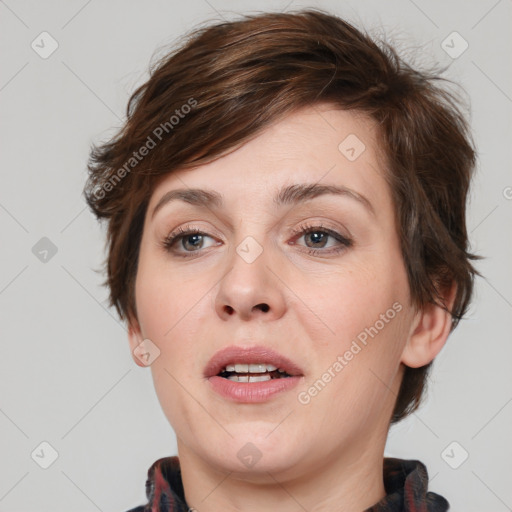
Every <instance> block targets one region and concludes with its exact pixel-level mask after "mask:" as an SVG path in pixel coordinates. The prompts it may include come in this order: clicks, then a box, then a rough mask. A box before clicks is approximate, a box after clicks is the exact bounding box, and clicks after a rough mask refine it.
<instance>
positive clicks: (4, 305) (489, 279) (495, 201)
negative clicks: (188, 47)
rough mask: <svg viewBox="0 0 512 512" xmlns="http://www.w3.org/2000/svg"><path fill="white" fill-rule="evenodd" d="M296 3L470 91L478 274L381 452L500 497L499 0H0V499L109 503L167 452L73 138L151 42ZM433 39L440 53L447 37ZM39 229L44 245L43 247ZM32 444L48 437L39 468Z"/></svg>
mask: <svg viewBox="0 0 512 512" xmlns="http://www.w3.org/2000/svg"><path fill="white" fill-rule="evenodd" d="M303 6H316V7H321V8H325V9H327V10H330V11H331V12H333V13H336V14H339V15H342V16H344V17H346V18H347V19H348V20H350V21H352V22H354V23H355V24H356V25H358V26H365V27H367V28H369V29H373V30H374V32H376V33H377V34H379V33H381V32H382V31H383V30H384V31H385V32H386V33H387V34H388V35H389V36H391V37H392V38H394V39H395V40H396V41H399V42H400V43H401V44H404V45H406V46H408V47H409V48H412V49H413V51H412V53H411V54H416V55H423V56H425V60H426V61H427V62H428V61H431V60H436V61H439V62H441V63H443V64H448V63H451V67H450V69H449V72H448V75H447V76H449V77H450V78H452V79H455V80H456V81H458V82H460V83H461V84H462V85H463V86H464V87H465V89H466V90H467V92H468V95H469V97H470V99H471V104H472V113H471V121H472V124H473V127H474V135H475V139H476V142H477V145H478V150H479V154H480V160H479V166H478V167H479V168H478V174H477V177H476V180H475V183H474V188H473V191H472V196H471V204H470V210H469V217H468V225H469V230H470V232H471V240H472V247H473V250H474V251H476V252H477V253H480V254H483V255H485V256H486V259H485V260H483V261H481V262H479V263H478V264H477V266H478V269H479V270H480V271H481V272H482V273H483V274H484V275H485V279H479V280H478V281H477V283H476V294H475V300H474V304H473V306H472V308H471V311H470V314H469V316H468V318H467V320H465V321H463V322H462V323H461V325H460V326H459V327H458V329H457V330H456V331H455V333H454V334H453V335H452V336H451V338H450V339H449V342H448V344H447V345H446V347H445V348H444V349H443V351H442V352H441V354H440V355H439V357H438V359H437V360H436V363H435V366H434V371H433V373H432V378H431V382H430V388H429V389H430V392H429V395H428V399H427V400H426V402H425V404H424V406H423V407H422V408H421V409H420V410H419V411H418V412H417V413H416V414H414V415H413V416H411V417H410V418H409V419H407V420H406V421H404V422H403V423H401V424H399V425H398V426H396V427H393V428H392V430H391V433H390V437H389V442H388V445H387V449H386V455H389V456H397V457H404V458H416V459H419V460H421V461H423V462H424V463H425V464H426V465H427V467H428V470H429V474H430V476H431V478H432V483H431V490H433V491H436V492H438V493H440V494H442V495H444V496H446V497H447V498H448V499H449V501H450V502H451V505H452V509H451V510H454V511H461V510H464V511H465V512H477V511H478V512H481V511H482V510H485V511H486V512H489V511H496V512H500V511H505V510H512V489H511V486H510V482H511V476H512V475H511V470H510V460H511V459H512V444H511V442H510V431H511V430H510V427H511V423H512V403H511V401H512V379H511V376H510V375H511V372H510V361H511V360H512V345H511V344H510V332H511V325H510V323H511V322H510V319H511V308H512V286H511V282H512V276H511V265H510V261H512V254H511V248H512V244H511V242H510V238H511V237H510V220H511V208H512V200H511V199H510V198H511V197H512V188H510V187H512V176H511V174H510V164H511V154H510V146H511V143H510V132H511V129H510V122H511V107H512V100H511V97H512V87H511V85H512V81H511V78H512V77H511V68H510V56H511V33H512V31H511V27H510V19H511V15H512V2H511V1H510V0H500V1H496V0H482V1H472V2H467V1H457V2H450V3H448V2H446V1H432V2H427V1H420V0H414V1H412V0H395V1H387V2H382V1H356V0H354V1H346V2H334V1H330V2H329V1H317V2H311V1H309V2H301V1H299V0H295V1H292V2H290V1H289V0H283V1H274V2H256V1H244V2H235V1H227V0H208V1H207V0H188V1H187V2H170V1H163V0H161V1H156V0H154V1H147V2H142V1H129V2H128V1H125V2H122V1H120V0H117V1H115V0H109V1H103V2H100V1H99V0H92V1H89V2H87V1H84V0H76V1H67V2H61V1H56V0H54V1H46V2H42V1H35V0H34V1H17V2H16V1H14V0H5V1H0V39H1V45H2V49H3V51H2V55H1V64H0V69H1V77H0V109H1V112H0V116H1V119H2V123H1V137H2V155H1V170H0V172H1V184H2V185H1V188H0V227H1V247H2V251H1V258H2V264H1V267H0V312H1V322H0V329H1V340H2V345H1V346H2V357H1V358H0V390H1V392H0V432H1V435H0V449H1V452H0V511H10V512H14V511H29V510H31V511H35V510H37V511H50V510H51V511H52V512H60V511H62V512H64V511H66V512H68V511H70V510H73V511H74V512H79V511H94V510H101V511H107V510H112V511H115V510H118V511H124V510H126V509H128V508H130V507H133V506H135V505H138V504H141V503H143V502H145V493H144V483H145V479H146V471H147V469H148V467H149V465H150V464H151V463H152V462H153V461H154V460H156V459H157V458H159V457H163V456H168V455H172V454H175V453H176V444H175V437H174V433H173V432H172V429H171V428H170V426H169V424H168V423H167V420H166V419H165V417H164V415H163V413H162V411H161V409H160V405H159V403H158V401H157V398H156V395H155V393H154V390H153V385H152V380H151V375H150V369H149V368H139V367H138V366H136V365H135V364H134V362H133V361H132V359H131V356H130V353H129V346H128V342H127V339H126V332H125V328H124V327H123V325H122V324H121V323H120V322H119V321H118V319H117V317H116V315H115V313H114V311H110V310H108V309H107V308H106V306H105V304H106V296H107V292H106V289H104V288H102V287H101V282H102V277H101V275H100V274H98V273H97V272H95V271H94V269H98V268H99V267H100V265H101V262H102V258H103V230H102V228H100V227H99V226H98V224H97V223H96V222H95V220H94V219H93V217H92V214H90V213H89V211H88V210H87V209H86V206H85V203H84V200H83V197H82V195H81V192H82V187H83V184H84V180H85V165H86V160H87V156H88V150H89V146H90V143H91V142H93V141H96V142H98V141H99V140H100V139H105V138H106V137H108V136H110V135H112V134H113V133H114V130H113V129H114V128H116V127H118V126H120V125H121V123H122V121H123V119H124V111H125V106H126V102H127V99H128V97H129V95H130V93H131V92H132V91H133V90H134V88H135V87H136V86H137V85H139V84H141V83H142V82H143V81H144V80H145V79H146V77H147V69H148V64H149V62H150V59H151V57H152V56H153V54H154V52H155V50H157V49H158V48H161V47H162V46H164V45H166V44H169V43H172V42H173V41H174V40H175V39H176V38H178V37H179V36H180V35H181V34H183V33H184V32H185V31H187V30H188V29H190V28H191V27H192V26H194V25H196V24H197V23H200V22H203V21H205V20H220V19H222V18H226V19H229V18H232V17H233V16H234V15H235V14H236V13H248V12H254V11H255V10H291V9H296V8H299V7H303ZM43 31H47V32H49V33H50V34H51V36H52V37H53V38H54V39H55V40H56V41H57V42H58V45H59V46H58V49H57V50H56V51H55V52H54V53H53V54H52V55H51V56H49V57H48V58H46V59H43V58H41V57H40V55H39V54H38V53H36V52H35V51H34V50H33V49H32V47H31V43H32V41H34V40H35V41H36V43H37V42H38V41H39V45H40V46H42V43H41V42H40V40H41V38H40V37H38V36H39V34H40V33H41V32H43ZM454 31H457V32H458V33H459V34H460V35H461V36H462V38H463V39H464V40H465V41H467V43H468V45H469V46H468V48H467V50H466V51H465V52H464V53H462V54H461V55H460V56H458V57H457V58H455V59H454V58H452V57H450V56H449V55H448V54H447V53H446V52H445V51H444V50H443V47H442V44H443V43H442V42H443V41H444V40H445V39H446V38H447V37H448V36H449V35H450V34H452V32H454ZM45 37H46V36H45ZM45 41H46V42H45V43H44V46H45V49H46V51H47V50H48V49H49V48H50V41H49V39H46V40H45ZM446 44H449V45H450V46H452V47H453V49H452V52H453V51H455V52H458V51H460V50H461V49H462V46H461V44H463V41H462V40H460V39H455V40H454V39H453V38H452V39H448V40H447V43H445V45H446ZM447 151H449V148H447ZM43 237H47V238H48V239H49V240H51V242H52V244H54V246H55V247H56V249H57V252H56V254H54V255H52V251H51V248H50V249H49V252H48V253H45V252H44V250H45V248H46V250H48V246H45V244H48V242H47V241H46V242H45V241H43V242H39V241H40V239H41V238H43ZM38 242H39V245H36V244H38ZM34 246H35V247H36V248H35V249H33V247H34ZM34 253H35V254H34ZM41 258H42V259H43V260H44V258H46V261H41ZM507 434H508V435H507ZM44 441H46V442H47V443H49V444H50V445H51V446H52V447H53V448H54V449H55V450H56V451H57V452H58V458H57V459H56V460H55V461H54V462H53V464H52V465H50V466H49V467H48V468H47V469H43V468H42V467H40V464H44V463H45V461H46V463H48V462H50V461H51V460H50V450H49V449H48V447H46V445H43V446H42V447H41V446H40V444H41V443H42V442H44ZM454 441H455V442H456V443H457V444H451V443H452V442H454ZM34 450H35V452H34ZM466 452H467V453H468V454H469V457H468V458H467V460H465V461H464V462H463V463H462V464H461V461H462V460H463V458H464V456H465V453H466ZM33 453H34V454H33ZM31 454H33V455H31ZM452 466H458V467H457V469H454V468H453V467H452Z"/></svg>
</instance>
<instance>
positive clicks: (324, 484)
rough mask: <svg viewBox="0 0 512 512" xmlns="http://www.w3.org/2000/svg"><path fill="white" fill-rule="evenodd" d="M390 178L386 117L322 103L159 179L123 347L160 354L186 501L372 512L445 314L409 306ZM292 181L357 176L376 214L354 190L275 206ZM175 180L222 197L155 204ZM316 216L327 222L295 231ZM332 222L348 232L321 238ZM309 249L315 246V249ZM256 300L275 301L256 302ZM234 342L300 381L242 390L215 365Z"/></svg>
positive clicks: (159, 386)
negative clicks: (249, 457) (409, 374)
mask: <svg viewBox="0 0 512 512" xmlns="http://www.w3.org/2000/svg"><path fill="white" fill-rule="evenodd" d="M350 134H355V135H356V136H357V137H358V138H359V139H360V140H361V141H363V143H364V145H365V147H366V149H365V151H364V152H363V153H362V154H361V155H360V156H359V157H358V158H357V159H356V160H354V161H349V160H348V159H347V158H346V156H345V155H344V154H342V152H340V150H339V149H338V145H339V144H340V142H342V141H343V140H344V139H345V138H346V137H347V136H348V135H350ZM384 173H385V160H384V158H383V157H382V155H381V154H380V152H379V146H378V143H377V138H376V125H375V123H374V121H373V120H370V119H368V118H366V117H365V116H363V115H361V114H357V113H353V112H347V111H342V110H337V109H335V108H333V107H332V106H329V105H316V106H315V107H311V108H310V107H308V108H304V109H301V110H298V111H297V112H295V113H293V114H292V115H290V116H288V117H286V118H284V119H282V120H280V121H279V122H277V123H275V124H274V125H272V126H270V127H269V128H266V129H265V130H264V131H263V132H262V133H261V134H260V135H258V136H257V137H256V138H254V139H252V140H251V141H249V142H248V143H246V144H244V145H242V146H241V147H239V148H238V149H236V150H235V151H233V152H231V153H229V154H227V155H225V156H222V157H221V158H218V159H217V160H215V161H213V162H210V163H208V164H205V165H202V166H200V167H197V168H195V169H192V170H180V171H177V172H173V173H172V174H169V175H166V176H164V178H163V179H162V180H160V182H159V183H158V184H157V186H156V187H155V190H154V192H153V194H152V197H151V200H150V203H149V206H148V213H147V215H146V219H145V225H144V231H143V236H142V241H141V247H140V259H139V267H138V273H137V279H136V291H135V297H136V309H137V318H136V319H132V320H131V321H130V328H129V341H130V348H131V350H132V351H133V350H135V348H136V347H137V346H138V345H139V344H140V343H141V341H142V340H144V339H150V340H151V341H152V343H154V344H155V345H156V346H157V347H158V348H159V350H160V355H159V357H157V358H156V359H155V360H154V362H153V363H152V364H151V372H152V376H153V381H154V385H155V390H156V393H157V396H158V399H159V401H160V404H161V406H162V409H163V411H164V413H165V415H166V416H167V418H168V420H169V422H170V424H171V425H172V427H173V429H174V431H175V433H176V437H177V443H178V454H179V457H180V463H181V467H182V478H183V483H184V489H185V496H186V499H187V502H188V504H189V506H191V507H194V508H196V509H197V510H198V511H200V512H209V511H218V510H225V511H234V510H244V511H245V512H252V511H263V510H269V509H277V507H279V508H278V509H279V510H280V511H281V512H288V511H296V510H302V508H301V507H303V508H304V509H306V510H308V511H310V512H313V511H320V510H322V511H323V510H329V511H334V510H340V511H341V510H343V511H344V512H349V511H354V512H357V511H359V512H360V511H361V510H364V509H366V508H368V507H370V506H372V505H374V504H375V503H377V502H378V501H379V500H380V499H382V498H383V497H384V496H385V494H386V493H385V490H384V484H383V477H382V463H383V453H384V447H385V443H386V437H387V433H388V429H389V422H390V418H391V414H392V411H393V407H394V403H395V400H396V395H397V393H398V390H399V386H400V382H401V379H402V375H403V370H404V364H406V365H408V366H412V367H418V366H423V365H425V364H427V363H429V362H430V361H431V360H432V359H433V358H434V357H435V356H436V355H437V354H438V353H439V351H440V350H441V348H442V347H443V345H444V343H445V341H446V338H447V336H448V334H449V329H450V316H449V315H448V314H447V313H446V312H444V311H443V310H442V309H441V308H438V307H435V306H429V307H427V308H426V309H425V310H422V311H418V310H417V309H416V308H414V307H413V306H412V304H411V299H410V290H409V285H408V280H407V275H406V271H405V266H404V262H403V259H402V255H401V251H400V248H399V239H398V235H397V229H396V222H395V217H394V209H393V203H392V199H391V193H390V190H389V187H388V185H387V183H386V181H385V179H384ZM297 183H309V184H312V183H319V184H324V185H328V184H329V185H339V186H344V187H348V188H350V189H352V190H354V191H356V192H357V193H358V194H360V195H362V196H364V197H366V198H367V200H368V201H369V202H370V203H371V205H372V208H373V213H372V212H371V211H370V210H369V209H368V208H366V207H365V206H364V205H363V204H361V203H360V202H359V201H357V200H355V199H353V198H351V197H349V196H347V195H344V196H335V195H321V196H318V197H316V198H314V199H310V200H308V201H307V202H303V203H299V204H297V205H285V206H280V207H277V206H275V205H274V204H273V200H272V199H273V197H274V195H275V194H276V192H277V191H278V190H279V189H280V188H281V187H283V186H286V185H290V184H297ZM178 188H205V189H208V190H215V191H217V192H219V193H220V194H222V195H223V196H224V205H223V206H222V208H220V209H217V208H213V207H210V208H205V207H199V206H195V205H191V204H188V203H186V202H183V201H173V202H169V203H167V204H165V205H163V206H162V207H161V208H159V209H158V211H157V212H156V214H155V215H154V216H152V212H153V209H154V208H155V206H156V205H157V203H158V202H159V201H160V199H161V198H162V196H163V195H164V194H165V193H167V192H168V191H170V190H173V189H178ZM305 224H306V225H307V226H308V227H311V226H318V225H319V224H321V225H322V226H323V228H316V229H311V230H310V231H309V233H308V232H306V233H303V234H294V230H296V229H299V228H301V227H303V226H304V225H305ZM186 225H191V226H193V227H196V228H198V229H199V230H200V231H201V232H202V233H204V235H203V238H202V239H201V238H200V239H199V241H198V239H197V238H194V237H193V236H192V237H190V236H189V237H184V238H182V239H181V240H180V239H178V241H177V242H176V243H175V245H174V246H173V249H172V250H171V249H169V248H167V249H166V248H165V247H164V246H163V243H164V241H165V239H166V237H168V236H169V234H171V233H172V232H173V231H175V229H176V228H178V227H180V226H181V227H183V226H186ZM325 228H327V229H330V230H333V231H336V232H337V233H339V234H340V235H342V236H343V237H345V238H350V239H351V240H352V244H351V245H350V246H345V245H343V244H342V243H340V242H338V241H337V240H336V238H334V237H332V236H327V234H325V231H323V229H325ZM312 232H313V233H316V235H315V234H313V235H312ZM322 234H324V237H323V238H322V237H321V235H322ZM319 235H320V236H319ZM248 236H251V237H253V238H254V240H256V241H257V242H258V243H259V244H260V246H261V248H262V249H263V252H262V253H261V254H260V256H259V257H258V258H256V260H255V261H254V262H252V263H247V262H246V261H245V260H244V259H243V258H242V257H241V256H240V255H239V254H238V253H237V252H236V248H237V246H239V245H240V244H241V242H242V241H243V240H244V239H245V238H246V237H248ZM184 243H185V246H184V245H183V244H184ZM201 244H202V245H201ZM310 248H316V249H317V253H316V254H308V252H307V251H308V249H310ZM337 248H339V249H341V250H340V251H339V252H334V251H335V250H336V249H337ZM187 251H188V252H187ZM322 251H323V252H322ZM178 253H179V254H191V257H190V258H183V257H180V256H179V255H178ZM396 303H399V305H400V306H401V310H400V312H398V313H396V315H395V316H394V318H393V319H392V320H389V321H388V322H387V323H385V326H384V327H383V328H382V329H380V330H379V332H378V334H377V335H376V336H374V337H373V338H369V340H368V343H367V345H366V346H362V349H361V350H360V352H358V353H357V354H356V355H354V357H353V358H352V359H351V360H350V361H348V362H347V364H346V365H344V366H343V369H342V371H338V372H334V374H335V377H333V378H331V380H330V382H328V383H327V384H326V385H325V387H324V388H323V389H321V391H320V392H318V393H317V394H316V395H315V396H313V397H311V400H310V401H309V403H307V404H303V403H300V401H299V400H298V394H299V393H300V392H307V391H308V389H309V388H310V387H311V385H312V384H313V383H314V382H315V381H317V380H318V379H319V378H321V377H322V375H323V374H324V373H325V372H326V371H328V369H329V368H332V367H333V363H335V361H336V360H337V358H338V356H340V355H341V356H343V354H345V352H346V351H347V350H348V349H349V348H350V347H351V344H352V342H353V340H355V339H357V336H358V334H360V333H361V332H363V331H364V329H365V328H368V327H370V326H374V325H375V324H376V321H377V320H379V318H381V316H380V315H382V314H386V311H388V310H389V309H390V308H392V306H393V304H396ZM261 304H266V305H267V306H268V307H267V308H266V310H265V309H262V308H261V307H255V306H257V305H261ZM228 306H229V307H228ZM229 345H238V346H242V347H243V346H251V345H265V346H270V347H272V348H273V349H275V350H277V351H278V352H280V353H282V354H284V355H285V356H287V357H289V358H290V359H292V360H293V361H294V362H295V363H296V364H298V365H299V366H300V367H301V368H302V370H303V377H301V381H300V383H299V385H298V386H297V387H296V388H294V389H293V390H291V391H287V392H284V393H280V394H278V395H275V396H273V397H272V398H271V399H270V400H268V401H267V402H264V403H258V404H247V403H244V404H240V403H234V402H231V401H229V400H227V399H225V398H223V397H221V396H219V395H218V394H216V393H215V392H213V391H212V389H211V388H210V386H209V382H208V381H207V380H206V379H205V377H204V376H203V370H204V367H205V366H206V364H207V362H208V361H209V360H210V358H211V357H212V356H213V355H214V354H215V353H216V352H217V351H218V350H220V349H222V348H224V347H226V346H229ZM360 345H361V344H360ZM134 361H135V362H136V363H137V364H138V365H139V366H143V364H142V363H141V361H140V360H139V359H138V358H137V357H135V356H134ZM331 372H332V370H331ZM248 442H250V443H252V444H253V445H254V446H256V447H257V449H258V450H259V452H260V453H261V459H260V460H259V461H258V462H257V463H256V464H254V465H253V466H252V467H246V466H244V464H243V463H242V462H241V461H240V460H239V458H238V457H237V453H238V451H239V450H240V449H241V448H242V447H243V446H244V445H246V443H248Z"/></svg>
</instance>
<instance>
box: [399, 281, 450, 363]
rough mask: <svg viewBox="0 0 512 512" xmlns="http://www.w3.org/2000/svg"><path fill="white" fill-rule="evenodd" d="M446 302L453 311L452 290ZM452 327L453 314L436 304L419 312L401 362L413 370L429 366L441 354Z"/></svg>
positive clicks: (429, 305)
mask: <svg viewBox="0 0 512 512" xmlns="http://www.w3.org/2000/svg"><path fill="white" fill-rule="evenodd" d="M448 296H449V297H448V300H447V301H446V303H447V305H448V307H449V308H450V309H451V307H452V305H453V300H454V298H455V289H454V288H452V289H451V290H450V292H449V294H448ZM451 327H452V316H451V314H450V313H449V312H448V311H446V310H445V309H443V308H442V307H441V306H438V305H436V304H428V305H427V306H425V307H424V308H423V310H421V311H418V313H417V316H416V317H415V321H414V323H413V326H412V332H411V334H410V335H409V339H408V340H407V344H406V346H405V348H404V350H403V352H402V359H401V362H402V363H404V364H405V365H406V366H409V367H411V368H420V367H421V366H425V365H427V364H429V363H430V362H431V361H432V360H433V359H434V358H435V357H436V356H437V355H438V354H439V352H441V349H442V348H443V346H444V344H445V343H446V340H447V339H448V335H449V334H450V331H451Z"/></svg>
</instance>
